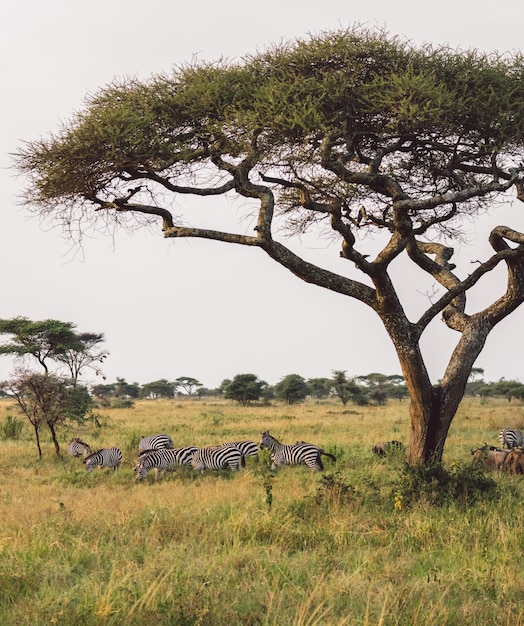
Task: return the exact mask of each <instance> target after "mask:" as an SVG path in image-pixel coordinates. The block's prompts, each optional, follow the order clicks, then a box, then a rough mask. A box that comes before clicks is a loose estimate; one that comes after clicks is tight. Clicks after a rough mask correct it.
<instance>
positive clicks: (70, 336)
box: [0, 317, 77, 373]
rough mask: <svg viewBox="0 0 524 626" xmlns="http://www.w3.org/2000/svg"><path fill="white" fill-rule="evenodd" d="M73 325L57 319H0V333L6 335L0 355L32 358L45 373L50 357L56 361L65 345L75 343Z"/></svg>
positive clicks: (70, 345)
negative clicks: (7, 337)
mask: <svg viewBox="0 0 524 626" xmlns="http://www.w3.org/2000/svg"><path fill="white" fill-rule="evenodd" d="M74 328H75V325H74V324H72V323H70V322H60V321H58V320H43V321H37V322H33V321H31V320H29V319H27V318H26V317H14V318H11V319H0V334H1V335H8V336H9V339H7V340H6V341H5V342H4V343H3V345H1V346H0V354H5V355H12V356H15V357H18V358H24V357H26V356H31V357H34V358H35V359H36V360H37V361H38V363H39V364H40V365H41V366H42V368H43V369H44V372H46V373H48V372H49V361H50V360H57V359H58V358H59V357H61V356H63V355H64V353H65V351H66V350H67V349H68V348H71V347H72V346H75V345H77V336H76V333H75V332H74Z"/></svg>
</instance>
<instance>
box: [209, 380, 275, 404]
mask: <svg viewBox="0 0 524 626" xmlns="http://www.w3.org/2000/svg"><path fill="white" fill-rule="evenodd" d="M224 382H225V381H224ZM224 382H223V383H222V385H221V387H222V388H223V390H224V398H226V399H227V400H235V401H236V402H239V403H240V404H241V405H242V406H245V405H247V404H250V403H251V402H256V401H257V400H258V399H259V398H260V397H261V396H262V394H263V392H264V389H265V388H266V387H267V386H268V385H267V383H266V382H265V381H263V380H260V379H259V378H258V377H257V376H255V374H237V376H235V377H234V378H233V380H231V381H230V382H229V383H227V384H224Z"/></svg>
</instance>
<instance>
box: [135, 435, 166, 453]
mask: <svg viewBox="0 0 524 626" xmlns="http://www.w3.org/2000/svg"><path fill="white" fill-rule="evenodd" d="M162 448H171V449H172V448H173V440H172V439H171V437H170V436H169V435H152V436H151V437H142V439H141V440H140V443H139V444H138V452H145V451H146V450H160V449H162Z"/></svg>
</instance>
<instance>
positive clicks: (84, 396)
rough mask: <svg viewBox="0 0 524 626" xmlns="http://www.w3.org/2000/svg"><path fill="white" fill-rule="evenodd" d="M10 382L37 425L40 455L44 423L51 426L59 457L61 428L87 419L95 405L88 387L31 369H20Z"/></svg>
mask: <svg viewBox="0 0 524 626" xmlns="http://www.w3.org/2000/svg"><path fill="white" fill-rule="evenodd" d="M6 384H7V387H8V389H9V391H10V392H11V393H12V395H13V396H14V397H15V399H16V401H17V403H18V407H19V409H20V411H21V412H22V414H23V415H24V416H25V417H26V418H27V419H28V421H29V422H30V423H31V425H32V426H33V431H34V434H35V440H36V445H37V448H38V456H39V457H40V458H42V448H41V445H40V428H41V427H42V426H47V428H48V429H49V432H50V434H51V439H52V441H53V445H54V447H55V453H56V454H57V456H59V455H60V443H59V441H58V434H57V433H58V429H59V428H60V427H61V426H63V425H65V424H66V423H67V422H68V421H81V420H82V419H83V418H84V416H85V415H86V413H87V412H88V410H89V408H90V407H91V398H90V396H89V393H88V391H87V389H86V388H85V387H83V386H81V385H78V384H76V383H74V381H73V380H72V379H69V378H60V377H58V376H56V375H54V374H50V373H47V374H46V373H44V374H40V373H35V372H32V371H30V370H18V373H17V375H15V376H14V377H13V378H11V379H10V380H9V381H8V382H7V383H6Z"/></svg>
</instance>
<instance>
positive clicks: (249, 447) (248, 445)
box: [222, 441, 258, 462]
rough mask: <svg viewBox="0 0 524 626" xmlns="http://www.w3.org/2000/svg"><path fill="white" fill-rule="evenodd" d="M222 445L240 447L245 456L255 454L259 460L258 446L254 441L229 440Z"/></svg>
mask: <svg viewBox="0 0 524 626" xmlns="http://www.w3.org/2000/svg"><path fill="white" fill-rule="evenodd" d="M222 447H224V448H238V449H239V450H240V452H242V454H243V455H244V457H246V456H254V457H255V458H256V460H257V462H258V446H257V444H256V443H255V442H254V441H227V442H226V443H223V444H222Z"/></svg>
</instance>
